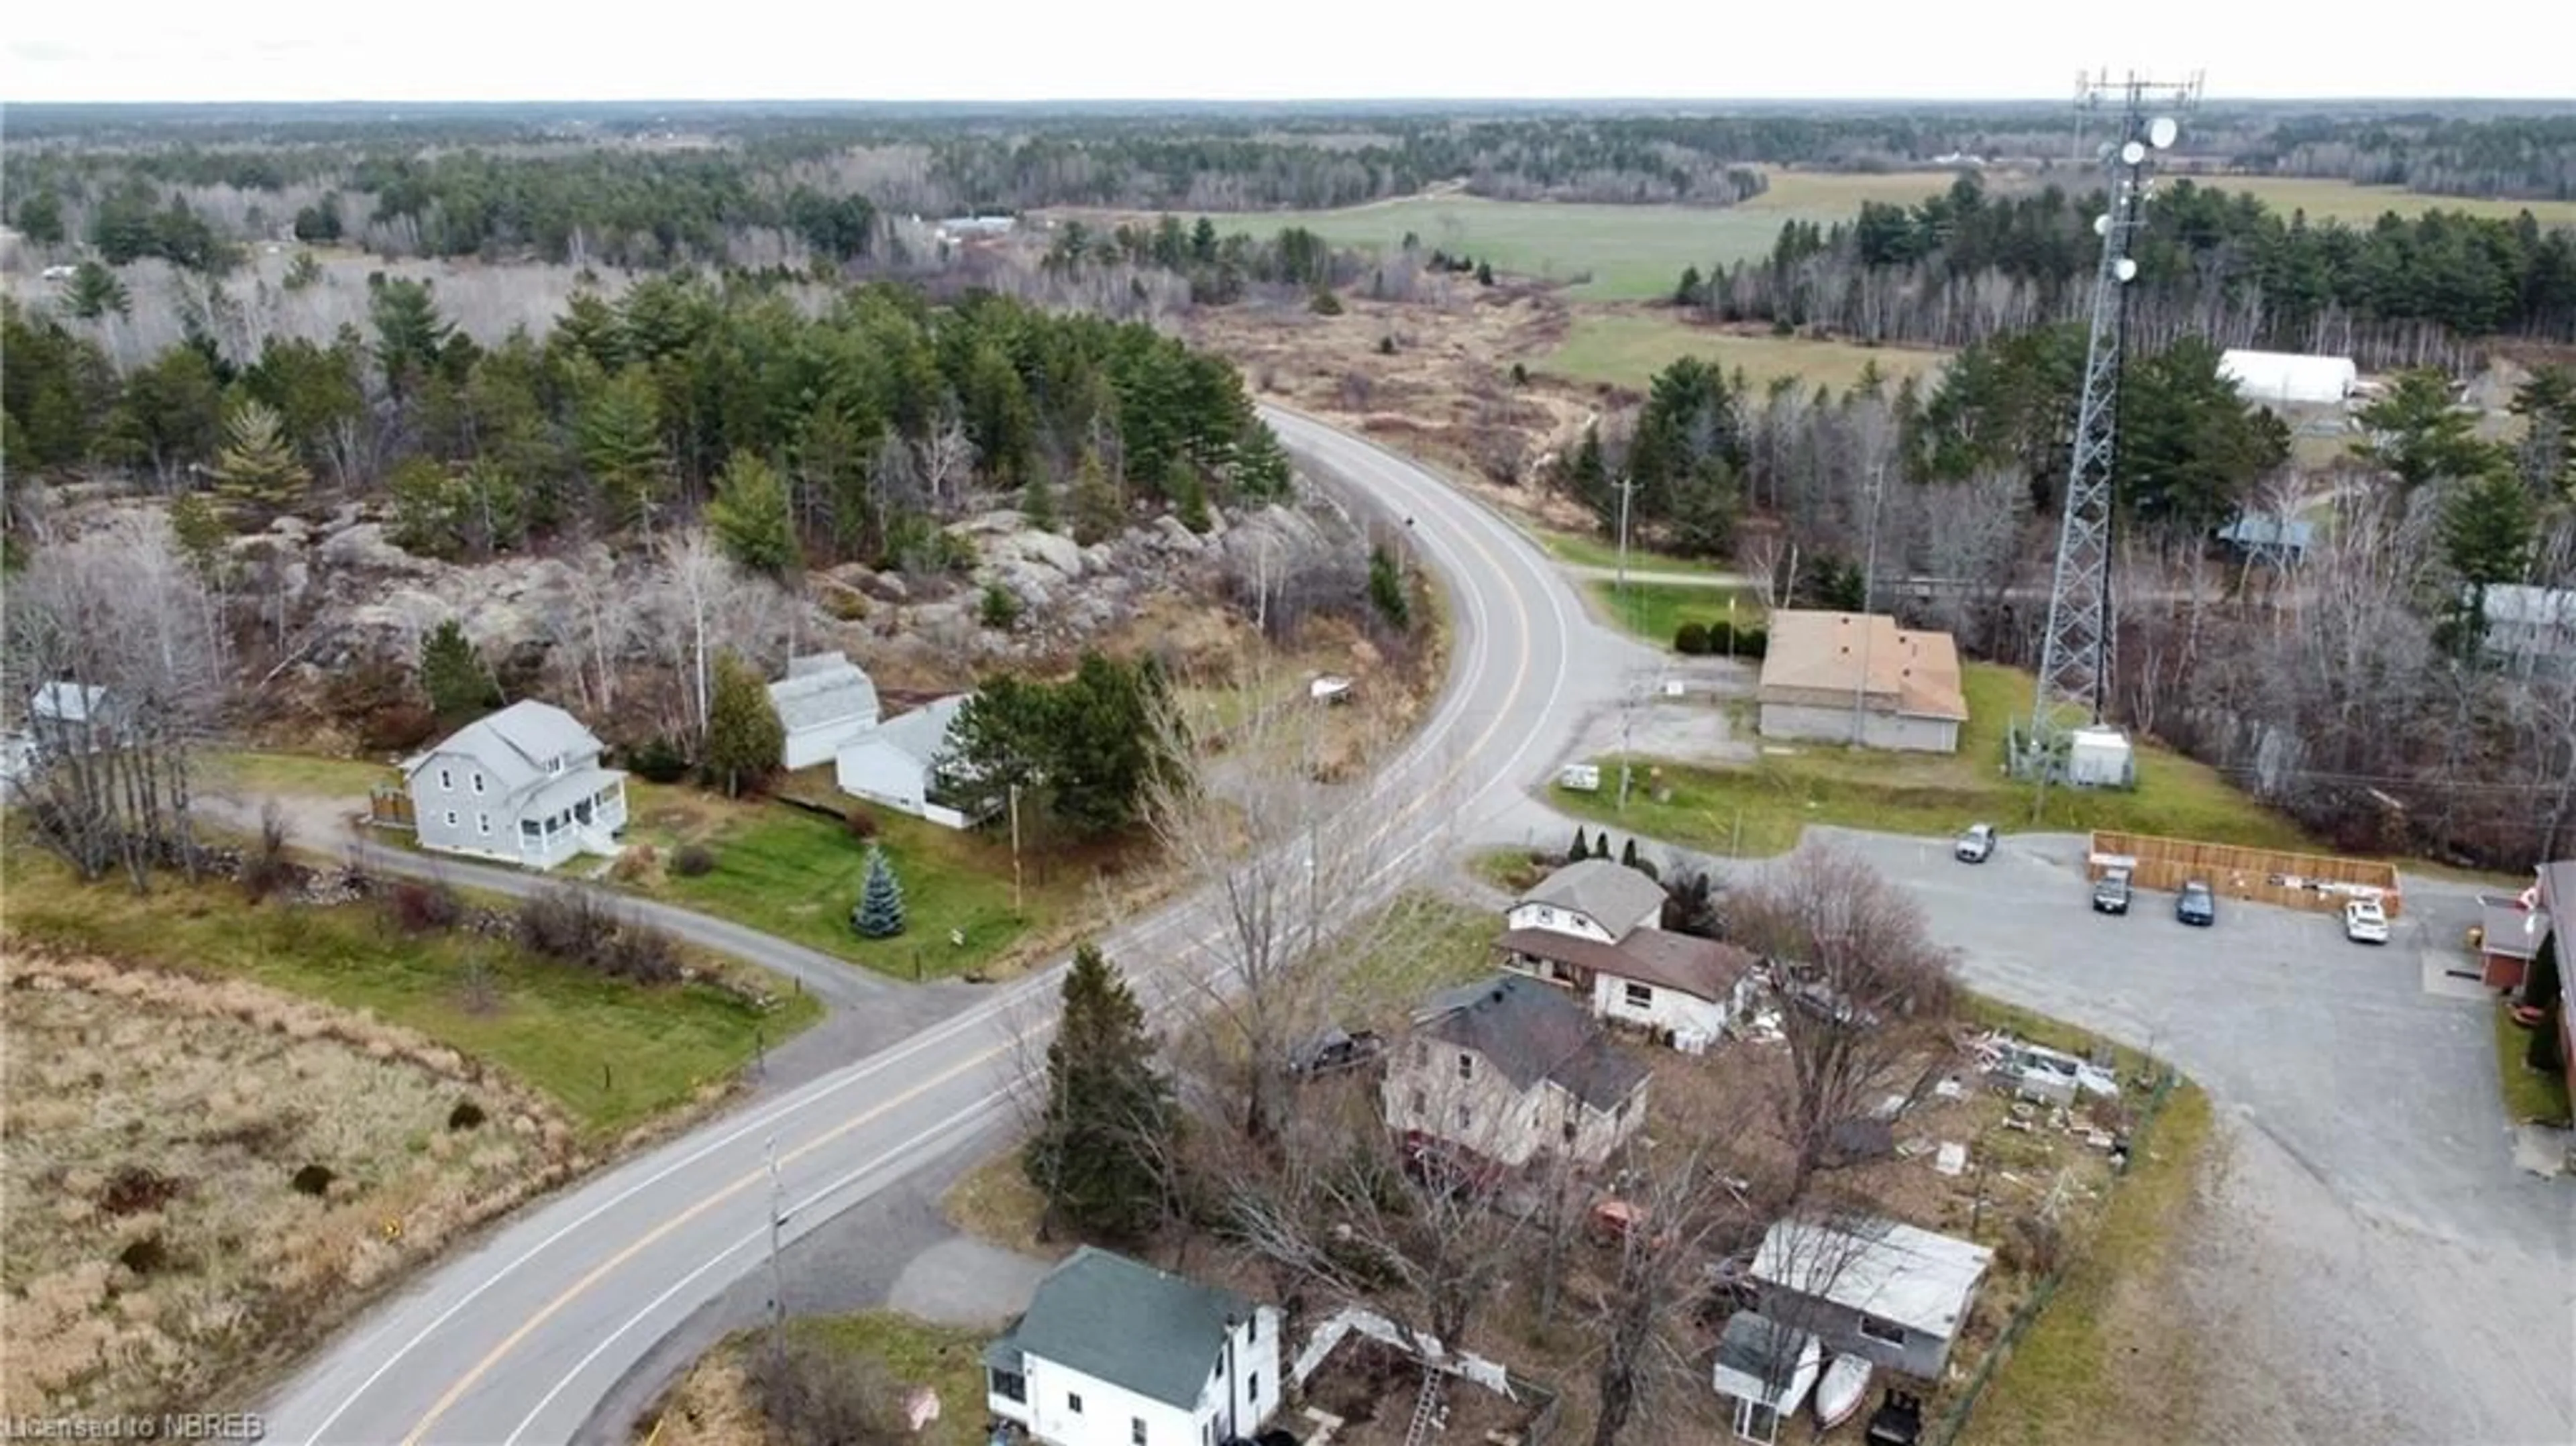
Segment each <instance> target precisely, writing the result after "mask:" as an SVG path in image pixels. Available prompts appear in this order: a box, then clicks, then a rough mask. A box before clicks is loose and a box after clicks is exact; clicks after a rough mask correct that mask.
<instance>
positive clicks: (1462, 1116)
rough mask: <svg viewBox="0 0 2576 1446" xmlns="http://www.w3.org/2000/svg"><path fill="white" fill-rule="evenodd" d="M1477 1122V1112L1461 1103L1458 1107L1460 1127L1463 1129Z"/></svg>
mask: <svg viewBox="0 0 2576 1446" xmlns="http://www.w3.org/2000/svg"><path fill="white" fill-rule="evenodd" d="M1475 1122H1476V1112H1475V1111H1473V1110H1471V1109H1469V1108H1467V1107H1466V1106H1465V1105H1460V1106H1459V1107H1458V1128H1460V1129H1462V1130H1463V1129H1465V1128H1467V1127H1468V1126H1469V1125H1472V1124H1474V1123H1475Z"/></svg>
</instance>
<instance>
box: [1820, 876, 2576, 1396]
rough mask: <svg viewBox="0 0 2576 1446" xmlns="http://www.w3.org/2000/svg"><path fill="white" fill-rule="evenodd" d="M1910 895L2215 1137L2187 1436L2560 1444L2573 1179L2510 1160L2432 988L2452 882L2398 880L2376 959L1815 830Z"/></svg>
mask: <svg viewBox="0 0 2576 1446" xmlns="http://www.w3.org/2000/svg"><path fill="white" fill-rule="evenodd" d="M1813 832H1814V833H1816V834H1819V835H1824V834H1831V835H1832V836H1833V837H1835V838H1837V839H1839V840H1840V841H1843V842H1845V843H1848V844H1849V845H1851V846H1852V847H1854V848H1856V849H1857V850H1858V851H1859V852H1861V853H1862V854H1863V855H1864V856H1866V857H1868V858H1869V859H1870V860H1871V861H1872V862H1874V863H1876V864H1877V865H1878V866H1879V867H1880V868H1882V869H1883V870H1885V871H1886V872H1887V873H1888V874H1889V875H1890V876H1891V877H1893V878H1896V879H1899V880H1901V881H1903V882H1905V883H1907V884H1908V885H1910V886H1912V887H1913V889H1914V891H1915V893H1916V895H1917V897H1919V898H1920V899H1921V900H1922V902H1923V905H1924V908H1925V910H1926V912H1927V913H1928V914H1929V915H1930V918H1931V922H1932V926H1933V929H1934V932H1935V933H1936V935H1937V936H1938V937H1939V938H1940V939H1941V940H1942V941H1943V942H1945V943H1948V944H1950V945H1952V946H1955V947H1956V948H1958V949H1959V950H1960V951H1961V954H1962V967H1961V973H1962V975H1963V977H1964V978H1965V979H1966V981H1967V982H1968V983H1969V984H1970V985H1972V986H1973V987H1975V988H1977V989H1979V990H1982V991H1985V992H1988V993H1991V994H1994V995H1996V996H1998V997H2001V998H2004V999H2008V1000H2011V1001H2012V1002H2014V1003H2017V1004H2022V1005H2026V1006H2029V1007H2031V1008H2035V1009H2038V1010H2041V1011H2043V1012H2045V1013H2048V1014H2051V1015H2055V1016H2057V1017H2059V1018H2062V1019H2066V1020H2069V1021H2072V1022H2075V1023H2078V1024H2082V1025H2084V1026H2086V1027H2088V1028H2092V1029H2096V1030H2099V1031H2102V1032H2104V1033H2109V1034H2115V1035H2118V1036H2120V1037H2121V1038H2123V1039H2125V1040H2128V1041H2130V1042H2133V1043H2136V1044H2139V1045H2142V1046H2145V1047H2148V1048H2150V1049H2152V1050H2154V1051H2155V1052H2157V1053H2159V1054H2162V1055H2164V1056H2166V1057H2168V1058H2170V1059H2172V1060H2173V1061H2174V1062H2175V1063H2176V1064H2177V1065H2178V1066H2180V1067H2181V1068H2182V1069H2183V1070H2184V1071H2186V1072H2187V1073H2189V1074H2191V1075H2193V1076H2195V1077H2196V1078H2198V1079H2199V1080H2200V1082H2201V1083H2202V1084H2203V1085H2205V1086H2206V1087H2207V1088H2208V1090H2209V1092H2210V1095H2211V1097H2212V1099H2213V1101H2214V1102H2215V1104H2216V1106H2217V1109H2218V1113H2219V1116H2220V1119H2221V1121H2222V1123H2223V1126H2224V1138H2225V1139H2226V1141H2227V1143H2228V1148H2227V1149H2226V1151H2225V1152H2224V1157H2223V1159H2221V1160H2220V1161H2218V1162H2217V1163H2216V1164H2215V1166H2214V1168H2213V1173H2212V1178H2211V1180H2210V1181H2209V1182H2208V1188H2209V1190H2210V1192H2211V1193H2210V1195H2209V1196H2208V1200H2207V1208H2205V1209H2204V1210H2203V1211H2202V1212H2201V1213H2202V1217H2203V1218H2204V1219H2206V1220H2211V1221H2216V1222H2220V1224H2219V1227H2218V1228H2217V1229H2215V1230H2213V1231H2211V1232H2210V1238H2208V1239H2206V1240H2204V1241H2202V1242H2199V1243H2198V1244H2197V1245H2196V1246H2195V1247H2194V1249H2195V1263H2194V1267H2193V1268H2192V1269H2191V1270H2190V1271H2189V1272H2188V1273H2187V1279H2186V1281H2185V1283H2184V1286H2183V1290H2184V1293H2185V1295H2186V1297H2187V1298H2186V1299H2185V1300H2184V1301H2182V1302H2180V1303H2179V1304H2180V1305H2181V1306H2182V1308H2183V1309H2185V1310H2186V1311H2187V1312H2188V1313H2189V1319H2188V1321H2187V1322H2178V1326H2179V1327H2180V1328H2185V1329H2190V1330H2195V1331H2199V1332H2202V1333H2203V1334H2204V1336H2205V1345H2206V1356H2205V1359H2206V1362H2207V1367H2208V1370H2209V1372H2210V1379H2209V1380H2208V1381H2206V1382H2205V1385H2206V1387H2207V1392H2208V1400H2207V1404H2206V1406H2205V1408H2204V1412H2203V1426H2204V1428H2205V1431H2206V1434H2207V1435H2208V1436H2209V1438H2210V1439H2215V1440H2235V1441H2267V1442H2268V1441H2290V1440H2317V1439H2327V1438H2332V1439H2340V1440H2348V1441H2371V1442H2446V1443H2448V1442H2458V1443H2470V1442H2476V1443H2523V1442H2530V1443H2542V1442H2550V1443H2564V1442H2568V1441H2576V1181H2570V1180H2563V1179H2562V1180H2555V1181H2550V1180H2542V1179H2539V1178H2537V1177H2534V1176H2531V1175H2528V1174H2524V1173H2522V1172H2520V1171H2517V1170H2516V1169H2514V1167H2513V1165H2512V1162H2511V1142H2510V1139H2509V1137H2508V1133H2507V1130H2506V1127H2505V1122H2504V1116H2503V1113H2502V1105H2501V1102H2500V1100H2499V1098H2498V1091H2497V1084H2496V1078H2495V1065H2494V1054H2493V1049H2492V1046H2491V1044H2490V1042H2489V1033H2488V1030H2489V1026H2488V1022H2487V1016H2486V1014H2485V1013H2484V1008H2485V1006H2484V1005H2483V1004H2482V1003H2481V1001H2480V1000H2479V998H2478V997H2477V992H2476V991H2475V990H2474V989H2469V990H2460V989H2459V988H2458V987H2457V986H2456V985H2455V984H2448V983H2445V982H2443V981H2442V980H2441V976H2440V969H2439V966H2438V963H2435V962H2433V961H2434V960H2435V959H2436V956H2437V951H2447V950H2448V949H2449V948H2451V947H2453V946H2454V944H2455V942H2456V941H2457V940H2458V939H2459V938H2460V937H2461V931H2462V930H2463V929H2464V928H2465V927H2466V926H2467V924H2468V923H2469V922H2470V919H2471V917H2472V911H2471V908H2470V905H2469V891H2468V890H2466V889H2464V888H2461V887H2459V886H2456V885H2448V884H2442V883H2436V882H2431V881H2426V880H2419V879H2413V878H2409V879H2408V880H2406V889H2407V893H2406V900H2407V910H2406V917H2405V918H2404V919H2403V920H2401V921H2400V924H2399V926H2398V930H2397V933H2396V935H2395V937H2394V938H2393V939H2392V940H2391V942H2390V943H2389V944H2388V946H2386V947H2384V948H2371V947H2368V946H2363V945H2356V944H2352V943H2349V942H2347V941H2346V940H2345V939H2344V937H2343V933H2342V929H2341V927H2340V924H2339V922H2338V921H2337V920H2336V919H2334V918H2332V917H2330V916H2326V915H2319V914H2302V913H2293V912H2290V911H2287V910H2280V909H2272V908H2266V907H2262V906H2258V905H2252V904H2245V903H2240V902H2236V901H2233V900H2225V899H2222V900H2221V901H2220V903H2219V918H2218V923H2217V926H2216V927H2215V928H2212V929H2192V928H2186V927H2184V926H2183V925H2181V924H2178V923H2176V922H2175V920H2174V917H2173V900H2172V896H2170V895H2166V894H2154V893H2145V892H2141V893H2140V894H2139V896H2138V898H2137V901H2136V903H2135V905H2134V912H2133V913H2131V914H2130V915H2129V916H2128V917H2126V918H2112V917H2104V916H2098V915H2095V914H2094V913H2093V912H2092V910H2091V907H2090V905H2089V903H2088V896H2087V892H2086V890H2085V888H2084V886H2083V884H2082V882H2081V878H2082V870H2081V861H2082V858H2083V850H2084V843H2083V841H2082V840H2080V839H2077V838H2073V837H2069V836H2046V835H2034V836H2028V837H2007V838H2006V840H2005V846H2004V848H2003V849H2002V850H2001V851H2000V853H1999V854H1998V856H1997V857H1996V858H1995V859H1994V860H1993V861H1992V862H1990V863H1987V864H1984V865H1979V866H1971V865H1965V864H1959V863H1956V862H1953V861H1952V860H1951V858H1950V856H1949V846H1948V844H1947V842H1946V841H1940V840H1915V839H1897V838H1889V837H1884V836H1877V835H1861V834H1842V833H1837V832H1834V831H1829V830H1815V831H1813Z"/></svg>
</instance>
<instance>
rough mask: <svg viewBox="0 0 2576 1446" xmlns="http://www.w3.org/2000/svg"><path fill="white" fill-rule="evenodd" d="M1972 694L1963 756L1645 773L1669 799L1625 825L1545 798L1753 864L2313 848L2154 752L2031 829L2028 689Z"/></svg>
mask: <svg viewBox="0 0 2576 1446" xmlns="http://www.w3.org/2000/svg"><path fill="white" fill-rule="evenodd" d="M1965 685H1966V692H1967V698H1968V713H1969V721H1968V723H1967V724H1966V726H1964V727H1963V728H1961V729H1960V737H1959V751H1958V752H1957V753H1956V754H1954V755H1948V756H1942V755H1935V754H1904V753H1872V752H1862V751H1857V750H1849V749H1844V748H1839V747H1834V746H1831V745H1819V744H1802V745H1798V751H1796V752H1793V753H1783V754H1765V755H1764V756H1763V757H1762V759H1761V760H1760V761H1759V762H1757V763H1755V764H1753V765H1752V766H1750V767H1745V768H1704V767H1699V766H1696V765H1692V764H1685V763H1674V762H1667V761H1661V760H1653V759H1641V760H1639V762H1640V763H1641V764H1649V765H1652V766H1653V767H1656V768H1658V769H1660V770H1661V774H1660V777H1659V779H1658V780H1657V782H1658V783H1659V784H1660V786H1661V787H1662V788H1664V789H1666V790H1669V792H1670V797H1669V799H1666V800H1663V801H1658V800H1657V799H1656V798H1655V797H1654V795H1653V789H1652V788H1651V787H1650V788H1649V789H1648V790H1647V791H1646V792H1645V793H1643V794H1632V795H1631V796H1630V798H1629V801H1628V808H1627V811H1626V812H1625V813H1621V812H1619V811H1618V808H1617V804H1616V799H1615V796H1614V795H1613V794H1612V793H1610V792H1609V791H1607V790H1604V791H1603V792H1601V793H1598V794H1589V793H1580V792H1573V791H1569V790H1567V789H1563V788H1559V787H1556V786H1555V785H1553V784H1551V785H1549V797H1550V798H1551V799H1552V801H1553V802H1555V803H1556V804H1557V806H1558V807H1560V808H1563V809H1565V810H1566V811H1567V812H1569V813H1573V814H1576V815H1579V816H1581V817H1585V818H1591V819H1598V820H1600V821H1603V822H1615V823H1616V824H1617V825H1618V827H1620V828H1621V829H1622V830H1628V831H1634V832H1636V833H1639V834H1643V835H1646V836H1649V837H1653V838H1659V839H1663V840H1665V841H1666V842H1669V843H1675V844H1682V845H1686V846H1689V847H1694V848H1701V849H1707V850H1710V851H1712V852H1718V853H1726V852H1736V853H1740V854H1741V855H1743V856H1745V857H1761V856H1767V855H1771V854H1778V853H1784V852H1786V851H1788V850H1790V849H1793V848H1795V847H1797V844H1798V839H1799V836H1800V835H1801V834H1802V833H1803V832H1804V831H1805V828H1806V825H1808V824H1810V823H1821V824H1837V825H1841V826H1843V827H1846V828H1865V829H1874V830H1878V831H1882V832H1888V833H1911V834H1922V835H1927V836H1933V837H1938V836H1942V835H1946V834H1951V833H1955V832H1957V831H1958V830H1960V829H1962V828H1965V827H1967V826H1968V825H1969V824H1971V823H1975V822H1979V821H1981V820H1982V821H1985V822H1991V823H1994V824H1996V825H1998V826H2000V827H2001V828H2003V829H2005V830H2006V831H2008V832H2011V831H2022V832H2047V833H2083V832H2087V831H2090V830H2093V829H2121V830H2126V831H2130V832H2135V833H2149V834H2160V835H2164V836H2167V837H2172V838H2188V839H2206V840H2209V841H2212V842H2217V843H2233V844H2242V845H2246V846H2249V847H2257V848H2283V849H2299V848H2308V847H2313V845H2311V844H2309V843H2308V842H2307V841H2306V840H2305V839H2304V838H2303V837H2302V836H2301V835H2300V833H2299V831H2298V829H2297V827H2296V826H2295V825H2293V824H2292V823H2290V822H2289V821H2288V820H2287V819H2284V818H2282V817H2280V816H2279V815H2277V814H2274V813H2272V812H2270V811H2269V810H2267V809H2264V808H2263V807H2262V806H2260V805H2259V804H2256V803H2254V802H2253V801H2252V800H2250V799H2248V798H2246V797H2245V796H2244V795H2242V794H2240V793H2238V792H2237V791H2236V790H2235V789H2233V788H2231V787H2229V786H2228V785H2227V783H2226V782H2225V781H2224V780H2222V779H2221V778H2220V777H2219V776H2218V775H2217V774H2216V773H2215V772H2213V771H2212V770H2210V769H2209V768H2207V767H2205V766H2204V765H2201V764H2198V763H2194V762H2192V761H2191V760H2189V759H2186V758H2183V757H2181V756H2179V755H2177V754H2175V753H2172V752H2170V751H2168V750H2166V749H2164V748H2161V747H2158V746H2156V745H2154V744H2152V743H2149V744H2144V745H2141V746H2140V748H2139V750H2138V778H2139V783H2138V787H2137V788H2136V789H2135V790H2134V791H2128V792H2119V791H2110V790H2102V791H2086V790H2077V789H2069V788H2052V789H2049V790H2048V791H2047V797H2046V807H2045V810H2044V811H2043V812H2042V814H2041V815H2040V817H2038V818H2037V819H2036V820H2034V819H2033V817H2032V813H2031V810H2032V805H2033V802H2034V799H2035V792H2036V790H2035V788H2034V786H2033V785H2030V784H2026V783H2021V782H2017V781H2015V780H2013V779H2011V778H2009V777H2006V776H2005V775H2004V772H2003V740H2004V733H2005V724H2006V723H2007V721H2008V720H2010V719H2011V718H2013V717H2014V716H2016V715H2018V714H2020V713H2022V712H2024V711H2026V710H2027V709H2028V707H2029V705H2030V688H2031V684H2030V678H2029V676H2028V675H2027V674H2024V673H2021V672H2019V671H2017V670H2014V669H2011V668H2005V667H2001V666H1999V665H1996V664H1992V663H1969V664H1967V665H1966V677H1965ZM1594 761H1595V762H1598V763H1600V764H1602V765H1603V769H1604V773H1605V775H1606V774H1609V773H1615V772H1616V770H1617V766H1618V760H1617V759H1616V758H1605V759H1596V760H1594Z"/></svg>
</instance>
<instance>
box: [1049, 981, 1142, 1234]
mask: <svg viewBox="0 0 2576 1446" xmlns="http://www.w3.org/2000/svg"><path fill="white" fill-rule="evenodd" d="M1155 1047H1156V1046H1155V1040H1154V1037H1153V1036H1152V1035H1151V1034H1150V1033H1148V1032H1147V1031H1146V1029H1145V1010H1144V1007H1143V1006H1142V1005H1140V1004H1138V1003H1137V1002H1136V995H1135V992H1134V991H1133V990H1132V989H1130V988H1129V987H1128V985H1127V981H1126V980H1125V979H1123V978H1121V977H1120V976H1119V973H1118V971H1117V970H1116V969H1114V968H1112V967H1111V966H1110V964H1109V961H1108V960H1107V959H1105V958H1103V957H1102V955H1101V953H1100V950H1099V948H1098V946H1096V945H1093V944H1087V943H1086V944H1084V945H1083V946H1082V947H1080V948H1079V949H1077V950H1075V951H1074V956H1073V967H1072V968H1071V969H1070V970H1068V971H1066V974H1065V978H1064V1017H1063V1020H1062V1022H1061V1023H1059V1024H1058V1025H1057V1027H1056V1035H1055V1041H1054V1043H1052V1044H1050V1045H1048V1046H1047V1093H1046V1110H1045V1113H1044V1115H1043V1116H1042V1117H1041V1118H1040V1121H1039V1124H1038V1129H1037V1136H1036V1138H1034V1139H1032V1140H1031V1141H1030V1142H1029V1148H1028V1153H1027V1155H1026V1156H1025V1159H1024V1163H1025V1165H1026V1167H1027V1170H1028V1177H1029V1182H1030V1183H1031V1184H1033V1185H1035V1186H1037V1188H1038V1190H1039V1192H1040V1193H1041V1194H1043V1195H1044V1196H1045V1197H1046V1202H1047V1213H1048V1222H1047V1223H1048V1224H1050V1225H1052V1224H1053V1223H1055V1222H1059V1221H1060V1222H1062V1223H1065V1224H1070V1225H1071V1226H1073V1227H1074V1228H1075V1229H1077V1230H1081V1231H1084V1232H1086V1233H1091V1234H1097V1235H1102V1236H1106V1237H1109V1238H1112V1239H1132V1238H1135V1237H1137V1236H1140V1235H1143V1234H1144V1233H1145V1232H1147V1231H1149V1230H1151V1229H1152V1228H1153V1227H1154V1226H1155V1225H1156V1224H1157V1223H1158V1222H1159V1221H1160V1220H1161V1219H1162V1216H1163V1204H1164V1202H1165V1200H1166V1199H1167V1198H1168V1194H1169V1192H1168V1190H1167V1188H1166V1187H1167V1185H1168V1184H1169V1177H1168V1174H1167V1172H1166V1169H1165V1161H1167V1160H1168V1159H1169V1158H1170V1155H1171V1148H1170V1146H1171V1141H1172V1137H1173V1134H1174V1132H1175V1131H1176V1130H1177V1129H1178V1127H1179V1117H1178V1114H1177V1112H1176V1110H1175V1109H1174V1105H1173V1096H1172V1087H1171V1083H1170V1081H1169V1080H1167V1079H1165V1078H1164V1077H1163V1076H1162V1075H1161V1074H1160V1073H1158V1072H1157V1071H1156V1070H1155V1068H1154V1064H1153V1060H1154V1052H1155Z"/></svg>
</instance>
